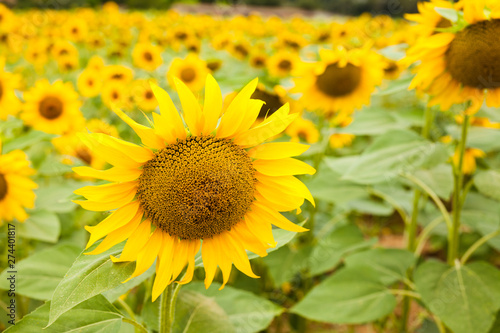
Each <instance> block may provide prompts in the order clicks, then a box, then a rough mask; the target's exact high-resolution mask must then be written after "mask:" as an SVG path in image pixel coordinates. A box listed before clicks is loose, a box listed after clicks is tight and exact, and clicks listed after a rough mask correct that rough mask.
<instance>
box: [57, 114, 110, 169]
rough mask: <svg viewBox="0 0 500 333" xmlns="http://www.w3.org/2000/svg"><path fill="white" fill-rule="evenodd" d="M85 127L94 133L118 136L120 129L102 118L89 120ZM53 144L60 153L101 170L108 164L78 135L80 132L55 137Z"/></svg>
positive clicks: (71, 162) (70, 162)
mask: <svg viewBox="0 0 500 333" xmlns="http://www.w3.org/2000/svg"><path fill="white" fill-rule="evenodd" d="M85 128H86V129H87V130H88V131H91V132H93V133H103V134H106V135H109V136H112V137H115V138H118V131H117V130H116V128H115V127H114V126H112V125H109V124H107V123H105V122H104V121H102V120H100V119H91V120H89V121H88V122H87V123H86V125H85ZM52 144H53V145H54V147H55V148H56V149H57V151H58V152H59V153H60V154H62V155H68V156H71V157H73V158H77V159H78V160H80V161H82V162H83V163H85V164H87V165H90V166H91V167H92V168H94V169H98V170H100V169H102V168H104V166H105V165H106V160H104V159H103V158H101V157H99V156H97V155H96V154H93V152H92V151H91V150H90V149H89V148H88V147H87V146H86V145H85V144H84V143H83V142H82V140H81V139H80V137H79V136H78V132H72V133H68V134H66V135H62V136H59V137H56V138H53V139H52ZM67 164H73V161H71V160H70V161H69V162H68V163H67Z"/></svg>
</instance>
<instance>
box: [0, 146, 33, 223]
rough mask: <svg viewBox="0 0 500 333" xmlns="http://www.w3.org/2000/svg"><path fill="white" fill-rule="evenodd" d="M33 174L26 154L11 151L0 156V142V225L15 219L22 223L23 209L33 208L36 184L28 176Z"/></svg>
mask: <svg viewBox="0 0 500 333" xmlns="http://www.w3.org/2000/svg"><path fill="white" fill-rule="evenodd" d="M34 173H35V170H33V169H32V168H31V167H30V162H29V160H28V157H27V156H26V154H25V153H24V152H23V151H21V150H13V151H11V152H9V153H7V154H3V155H2V142H1V141H0V225H2V224H3V221H12V220H13V219H16V220H17V221H19V222H24V220H26V218H27V217H28V214H26V212H25V208H33V206H34V204H35V193H34V192H33V190H34V189H35V188H37V187H38V186H37V184H36V183H35V182H33V181H32V180H31V179H29V177H28V176H30V175H32V174H34Z"/></svg>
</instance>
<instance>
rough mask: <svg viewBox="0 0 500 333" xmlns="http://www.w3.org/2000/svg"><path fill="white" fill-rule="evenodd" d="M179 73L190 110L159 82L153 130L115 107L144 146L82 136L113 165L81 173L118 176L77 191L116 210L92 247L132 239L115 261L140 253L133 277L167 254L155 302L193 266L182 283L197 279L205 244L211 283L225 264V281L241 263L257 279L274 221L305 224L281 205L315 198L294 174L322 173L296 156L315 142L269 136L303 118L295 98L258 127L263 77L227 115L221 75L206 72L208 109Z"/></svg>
mask: <svg viewBox="0 0 500 333" xmlns="http://www.w3.org/2000/svg"><path fill="white" fill-rule="evenodd" d="M174 80H175V84H176V88H177V91H178V93H179V97H180V100H181V104H182V109H183V114H182V116H181V115H180V114H179V113H178V111H177V109H176V108H175V106H174V104H173V102H172V100H171V99H170V97H169V95H168V94H167V93H166V92H165V91H164V90H162V89H160V88H159V87H157V86H154V85H153V86H152V89H153V91H154V94H155V97H156V98H157V99H158V102H159V105H160V110H161V114H157V113H153V120H154V126H153V128H150V127H146V126H143V125H140V124H138V123H136V122H135V121H133V120H132V119H131V118H129V117H128V116H127V115H125V114H124V113H123V112H122V111H121V110H119V109H114V111H115V113H116V114H117V115H118V116H119V117H120V118H122V120H123V121H125V122H126V123H127V124H128V125H129V126H131V127H132V129H133V130H134V131H135V132H136V133H137V135H138V136H139V137H140V138H141V141H142V145H135V144H132V143H129V142H126V141H122V140H119V139H116V138H113V137H109V136H106V135H103V134H87V135H85V136H83V137H82V139H83V140H84V141H85V142H86V144H87V145H88V146H89V148H90V149H91V150H92V151H93V152H94V153H95V154H97V155H100V156H102V158H104V159H105V160H106V161H107V162H108V163H110V164H111V165H113V167H112V168H111V169H109V170H105V171H99V170H95V169H93V168H90V167H77V168H74V171H75V172H76V173H78V174H79V175H80V176H86V177H95V178H98V179H104V180H108V181H111V183H110V184H105V185H100V186H88V187H84V188H81V189H79V190H77V191H76V192H75V193H76V194H79V195H82V196H84V197H85V198H87V199H88V200H86V201H76V202H77V203H78V204H80V205H81V206H82V207H83V208H85V209H88V210H92V211H107V210H114V209H116V210H115V211H114V212H113V213H112V214H111V215H110V216H109V217H107V218H106V219H105V220H103V221H102V222H101V223H99V224H98V225H97V226H94V227H87V230H88V231H89V232H90V233H91V236H90V240H89V242H88V244H87V248H88V247H90V246H91V245H92V244H94V243H95V242H96V241H97V240H98V239H100V238H102V237H106V238H105V239H104V240H103V241H102V242H101V243H100V244H99V245H98V246H97V248H96V249H95V250H93V251H92V252H90V254H98V253H102V252H103V251H105V250H107V249H109V248H110V247H112V246H113V245H115V244H118V243H120V242H122V241H124V240H126V239H128V240H127V242H126V244H125V247H124V249H123V252H122V254H121V256H120V257H119V258H115V257H112V260H113V261H114V262H122V261H136V262H137V263H136V269H135V272H134V273H133V274H132V276H131V278H132V277H135V276H138V275H140V274H142V273H143V272H145V271H146V270H147V269H148V268H149V267H150V266H151V265H152V264H153V262H154V261H155V260H156V259H157V266H156V279H155V281H154V285H153V292H152V297H153V300H155V299H156V298H157V297H158V296H159V295H160V294H161V293H162V291H163V290H164V289H165V288H166V286H167V285H168V284H170V283H172V282H173V281H174V280H175V279H176V278H177V277H178V276H179V274H180V273H181V271H182V270H183V269H184V267H185V266H186V265H187V271H186V274H185V276H184V278H183V279H182V280H181V281H180V283H187V282H189V281H190V280H191V279H192V277H193V272H194V268H195V255H196V254H197V253H198V251H199V250H200V247H201V255H202V259H203V264H204V268H205V286H206V287H207V288H208V286H209V285H210V284H211V283H212V281H213V279H214V275H215V271H216V268H217V266H219V267H220V269H221V271H222V274H223V282H224V283H223V286H224V285H225V284H226V283H227V281H228V279H229V274H230V272H231V266H232V264H234V265H235V266H236V268H237V269H239V270H240V271H242V272H244V273H245V274H247V275H248V276H251V277H254V278H255V277H257V276H256V275H255V274H254V273H253V272H252V269H251V267H250V263H249V260H248V257H247V254H246V252H245V250H249V251H252V252H254V253H256V254H258V255H260V256H265V255H266V249H268V248H270V247H274V246H275V245H276V242H275V241H274V239H273V235H272V232H271V231H272V230H271V229H272V225H275V226H277V227H279V228H282V229H286V230H290V231H294V232H300V231H305V230H306V229H304V228H302V227H300V226H298V225H296V224H294V223H292V222H290V221H288V220H287V219H286V218H285V217H284V216H283V215H281V214H280V213H279V212H283V211H290V210H294V209H297V208H299V207H300V206H301V205H302V203H303V201H304V198H305V199H307V200H309V201H310V202H313V198H312V197H311V194H310V193H309V191H308V189H307V188H306V187H305V186H304V185H303V184H302V183H301V182H300V181H299V180H297V179H296V178H295V177H294V175H297V174H313V173H314V172H315V170H314V168H312V167H311V166H309V165H308V164H306V163H304V162H301V161H299V160H296V159H293V158H292V156H297V155H300V154H301V153H303V152H304V151H305V150H306V149H307V148H308V146H306V145H301V144H297V143H284V142H282V143H264V142H265V141H266V140H267V139H268V138H270V137H272V136H274V135H276V134H278V133H280V132H281V131H283V130H284V129H285V128H286V126H288V124H290V123H291V122H292V121H293V120H294V119H295V118H296V117H297V115H296V114H293V115H290V114H289V110H288V105H284V106H283V107H282V108H281V109H280V110H278V111H276V112H275V113H274V114H273V115H272V116H270V117H268V118H267V119H266V120H265V121H264V122H262V123H260V124H259V125H257V126H253V127H252V125H254V122H255V120H256V118H257V116H258V114H259V112H260V109H261V106H262V101H257V100H251V99H250V96H251V95H252V93H253V92H254V90H255V88H256V86H257V79H255V80H253V81H252V82H251V83H249V84H248V85H247V86H246V87H245V88H243V89H242V91H241V92H240V93H239V94H238V96H237V97H235V98H234V100H233V102H232V103H231V105H230V106H229V107H228V108H227V110H226V111H225V112H224V114H221V113H222V96H221V91H220V88H219V86H218V85H217V83H216V82H215V80H214V78H213V77H212V76H211V75H208V76H207V78H206V88H205V102H204V105H203V108H202V107H200V105H199V104H198V102H197V100H196V98H195V96H194V95H193V93H192V92H191V90H190V89H189V88H188V87H187V86H186V85H185V84H184V83H182V81H180V80H178V79H174ZM183 122H185V123H186V124H187V127H188V128H187V129H186V128H185V127H184V125H183ZM151 124H152V122H151Z"/></svg>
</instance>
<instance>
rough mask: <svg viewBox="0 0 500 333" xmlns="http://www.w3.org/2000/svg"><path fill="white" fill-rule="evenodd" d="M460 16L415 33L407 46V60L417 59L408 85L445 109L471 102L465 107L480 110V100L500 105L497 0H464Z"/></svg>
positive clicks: (499, 22) (499, 15)
mask: <svg viewBox="0 0 500 333" xmlns="http://www.w3.org/2000/svg"><path fill="white" fill-rule="evenodd" d="M460 6H462V7H463V15H462V14H461V15H458V16H459V17H463V19H462V20H458V21H457V22H455V23H453V26H452V27H451V28H449V29H448V30H446V32H439V31H436V33H435V34H433V35H431V36H429V37H427V38H421V39H419V40H418V41H417V42H416V43H415V45H414V46H413V47H411V48H410V49H409V50H408V52H407V62H416V61H420V64H419V65H418V66H416V68H415V71H416V73H417V74H416V76H415V78H414V79H413V81H412V83H411V85H410V89H413V88H417V89H418V90H421V91H424V92H426V93H428V94H429V95H431V96H432V98H431V100H430V101H429V106H433V105H439V106H440V108H441V110H448V109H449V108H450V107H451V106H452V105H453V104H460V103H464V102H471V105H470V107H469V108H468V109H467V111H466V112H468V113H470V114H473V113H475V112H477V111H478V110H479V108H480V107H481V106H482V104H483V102H484V100H485V99H486V105H488V106H490V107H499V106H500V84H499V82H500V46H499V44H498V36H499V34H500V6H497V7H496V8H493V6H492V7H491V8H490V7H487V5H486V4H485V1H475V0H474V1H471V0H464V1H462V2H461V3H460Z"/></svg>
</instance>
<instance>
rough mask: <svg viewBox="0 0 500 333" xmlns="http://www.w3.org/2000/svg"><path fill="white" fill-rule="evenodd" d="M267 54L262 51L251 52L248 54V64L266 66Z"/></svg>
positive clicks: (255, 66) (259, 66) (257, 66)
mask: <svg viewBox="0 0 500 333" xmlns="http://www.w3.org/2000/svg"><path fill="white" fill-rule="evenodd" d="M266 61H267V55H266V54H265V53H264V52H262V51H256V52H252V54H251V55H250V66H252V67H254V68H264V67H266Z"/></svg>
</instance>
